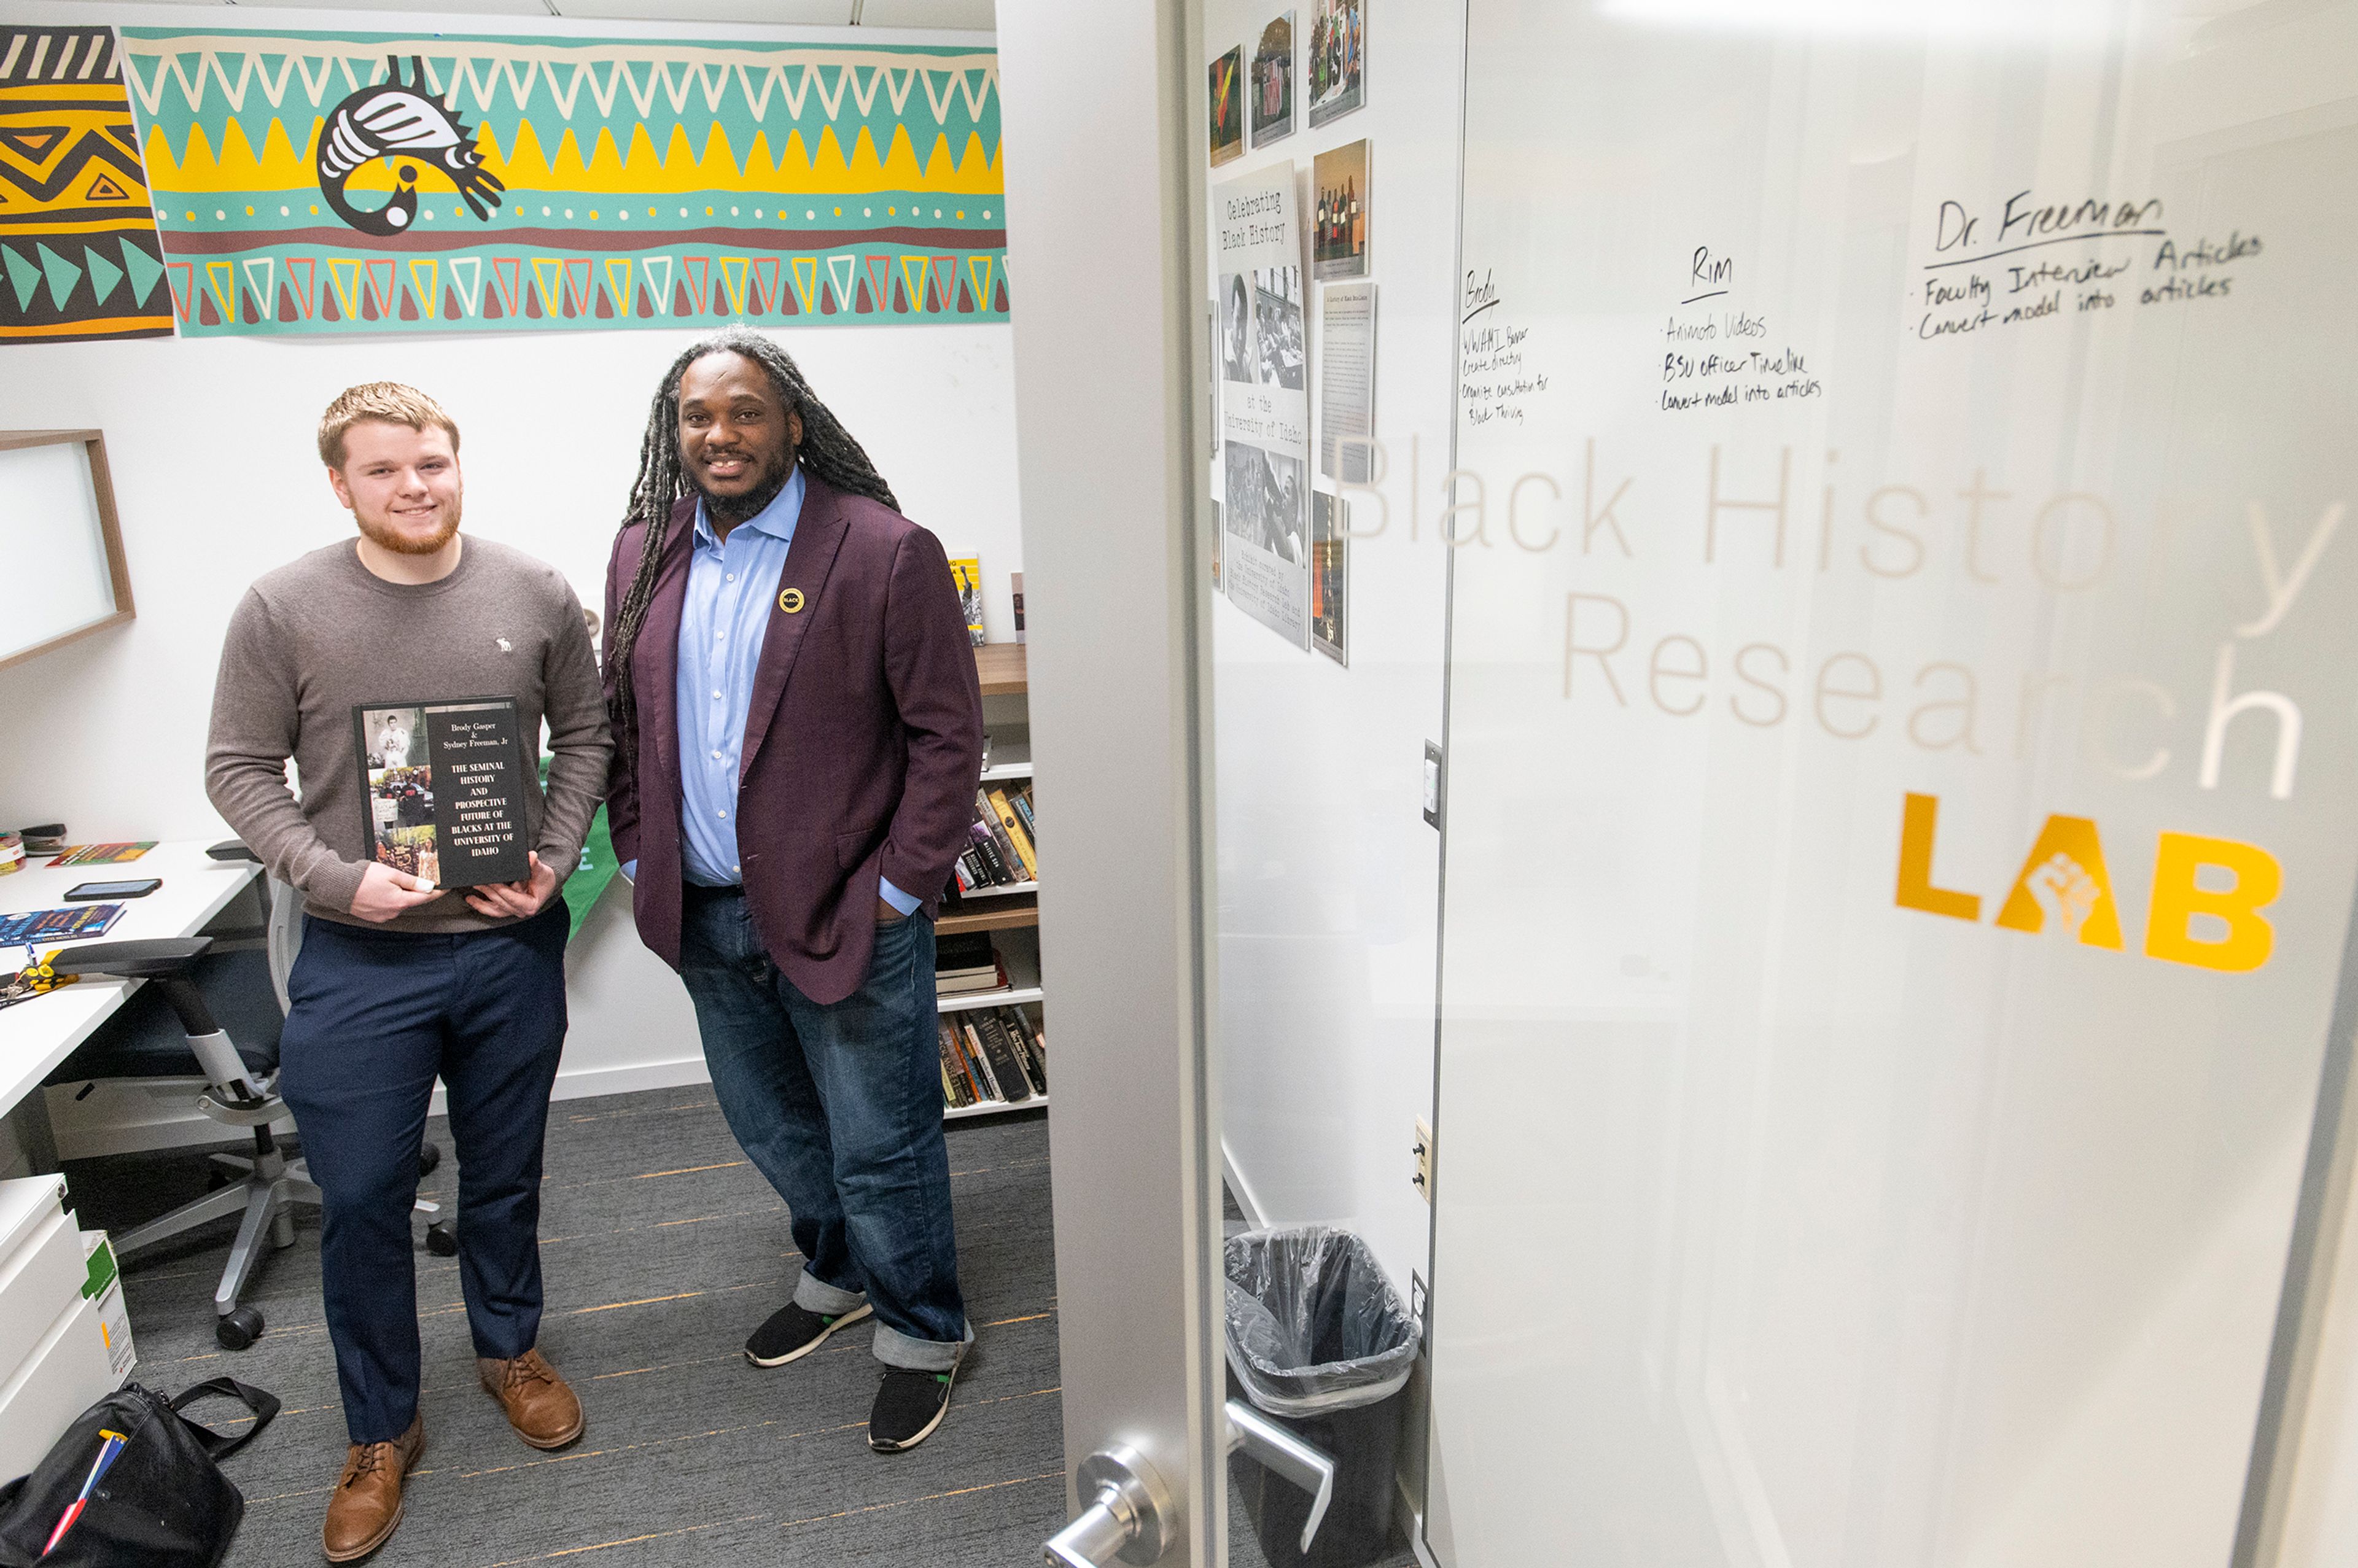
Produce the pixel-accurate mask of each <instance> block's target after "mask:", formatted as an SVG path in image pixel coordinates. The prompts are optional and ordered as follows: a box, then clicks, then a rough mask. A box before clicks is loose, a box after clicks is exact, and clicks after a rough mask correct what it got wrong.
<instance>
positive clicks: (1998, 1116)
mask: <svg viewBox="0 0 2358 1568" xmlns="http://www.w3.org/2000/svg"><path fill="white" fill-rule="evenodd" d="M1467 14H1468V42H1467V54H1466V143H1465V189H1464V209H1463V221H1462V226H1461V231H1460V240H1461V245H1462V256H1461V260H1460V268H1459V270H1460V274H1461V276H1462V280H1463V281H1462V297H1461V301H1460V324H1459V329H1458V330H1459V341H1458V351H1459V356H1460V360H1459V376H1458V398H1459V405H1458V416H1457V439H1456V450H1455V460H1454V463H1453V467H1454V468H1455V469H1456V470H1459V472H1458V474H1457V476H1456V479H1455V483H1456V486H1457V495H1458V499H1459V500H1460V501H1467V500H1471V499H1473V498H1475V497H1476V496H1477V495H1478V496H1481V497H1487V509H1483V508H1468V509H1465V510H1461V511H1460V512H1459V513H1458V514H1457V515H1456V517H1455V520H1454V521H1455V527H1456V529H1457V533H1458V537H1457V544H1458V546H1459V547H1457V548H1456V549H1455V551H1454V554H1453V569H1454V582H1453V588H1452V616H1451V621H1452V626H1453V633H1452V641H1451V646H1450V666H1449V676H1448V683H1449V733H1448V736H1447V748H1448V754H1449V768H1450V788H1449V815H1448V823H1447V827H1448V838H1447V845H1446V867H1447V881H1446V886H1447V894H1446V906H1445V913H1444V933H1445V935H1444V972H1443V980H1442V987H1443V996H1442V1034H1441V1063H1440V1087H1439V1115H1440V1123H1439V1126H1438V1128H1437V1129H1436V1130H1437V1133H1438V1143H1437V1150H1438V1154H1439V1161H1438V1169H1437V1172H1436V1175H1435V1202H1436V1209H1437V1218H1436V1239H1435V1252H1434V1267H1435V1270H1436V1272H1437V1276H1438V1281H1439V1283H1438V1287H1437V1289H1436V1292H1435V1298H1434V1307H1433V1444H1434V1451H1433V1484H1432V1493H1431V1497H1430V1498H1429V1506H1428V1512H1427V1516H1426V1524H1427V1530H1428V1541H1429V1543H1430V1546H1431V1548H1432V1550H1433V1555H1434V1557H1435V1558H1436V1559H1437V1560H1438V1562H1439V1563H1441V1564H1443V1565H1444V1568H1481V1565H1487V1564H1498V1563H1531V1562H1541V1561H1548V1562H1581V1563H1595V1564H1598V1565H1600V1568H1603V1565H1612V1564H1628V1565H1631V1568H1638V1565H1647V1568H1651V1565H1654V1564H1661V1563H1688V1564H1706V1563H1707V1564H1730V1565H1733V1564H1762V1565H1768V1564H1778V1565H1782V1564H1795V1565H1804V1564H1806V1565H1810V1568H1821V1565H1823V1568H1832V1565H1833V1564H1862V1565H1864V1564H1875V1565H1877V1568H1931V1565H1934V1564H1941V1565H1952V1564H1953V1565H1960V1568H1963V1565H1974V1568H1999V1565H2006V1568H2013V1565H2017V1564H2030V1563H2065V1562H2075V1563H2138V1564H2141V1565H2145V1568H2225V1565H2226V1564H2229V1563H2237V1564H2242V1563H2266V1562H2272V1561H2275V1560H2276V1558H2275V1556H2274V1552H2275V1544H2276V1541H2277V1531H2278V1526H2279V1524H2280V1521H2281V1519H2282V1516H2283V1511H2284V1509H2285V1506H2286V1498H2287V1497H2288V1493H2289V1489H2290V1487H2292V1485H2293V1480H2292V1478H2293V1476H2294V1475H2295V1472H2296V1468H2297V1465H2296V1459H2297V1457H2298V1456H2297V1454H2296V1453H2295V1452H2294V1448H2293V1444H2291V1441H2290V1436H2289V1432H2290V1428H2289V1426H2288V1420H2287V1415H2288V1411H2297V1410H2298V1409H2299V1404H2300V1396H2301V1393H2302V1391H2303V1384H2302V1379H2303V1378H2304V1377H2305V1376H2306V1371H2305V1360H2304V1357H2305V1356H2306V1354H2307V1351H2306V1349H2305V1346H2307V1345H2309V1344H2310V1343H2313V1340H2314V1333H2313V1330H2314V1324H2315V1321H2316V1317H2317V1314H2318V1313H2319V1311H2320V1301H2321V1299H2322V1288H2321V1287H2322V1279H2323V1274H2324V1271H2325V1269H2326V1266H2327V1264H2328V1263H2330V1261H2331V1259H2330V1253H2331V1246H2330V1238H2331V1237H2333V1236H2335V1235H2337V1234H2338V1233H2339V1231H2340V1229H2341V1227H2340V1225H2339V1224H2338V1218H2339V1212H2338V1204H2339V1197H2338V1195H2339V1193H2340V1192H2341V1191H2342V1180H2341V1174H2342V1172H2343V1170H2344V1169H2345V1168H2346V1162H2347V1154H2348V1151H2347V1149H2346V1148H2345V1147H2343V1146H2342V1141H2341V1140H2340V1137H2339V1128H2340V1121H2341V1110H2342V1104H2341V1098H2340V1096H2341V1084H2342V1076H2343V1074H2344V1072H2345V1070H2346V1065H2347V1064H2346V1057H2347V1053H2348V1049H2349V1041H2350V1037H2351V1029H2352V1022H2353V1019H2352V1010H2351V1002H2350V998H2349V997H2348V995H2347V994H2346V992H2347V988H2348V978H2349V975H2350V973H2351V972H2352V971H2351V968H2350V965H2349V962H2348V957H2347V947H2348V941H2349V935H2350V926H2351V920H2350V914H2351V905H2352V898H2353V886H2358V830H2353V818H2352V815H2351V811H2350V801H2351V799H2352V798H2353V790H2358V745H2353V740H2358V737H2353V730H2352V715H2353V707H2358V680H2354V679H2353V668H2358V665H2353V654H2358V614H2353V610H2358V553H2353V539H2352V537H2351V535H2350V531H2349V529H2348V527H2347V526H2346V514H2347V509H2348V505H2349V503H2350V501H2351V499H2352V496H2353V489H2358V466H2353V446H2352V443H2351V442H2350V441H2349V439H2348V438H2347V433H2346V429H2345V426H2346V424H2347V416H2348V411H2349V408H2350V395H2351V388H2352V384H2353V383H2352V379H2351V372H2350V368H2349V367H2350V366H2351V365H2352V364H2353V363H2358V314H2353V312H2352V311H2351V310H2350V309H2349V308H2348V305H2347V301H2346V297H2345V295H2346V291H2345V289H2344V287H2343V284H2342V278H2343V275H2344V272H2345V271H2346V266H2347V260H2346V258H2348V257H2349V256H2350V255H2351V254H2353V245H2358V217H2353V206H2352V203H2351V201H2350V197H2351V196H2352V194H2353V184H2352V175H2351V170H2352V169H2353V168H2358V96H2353V83H2358V6H2353V5H2347V4H2334V3H2329V4H2318V5H2299V6H2294V5H2237V4H2232V3H2222V4H2185V5H2181V4H2169V3H2163V0H2151V3H2125V0H2124V3H2114V0H2039V3H2038V4H2028V3H2026V4H2010V3H2009V4H1990V5H1914V4H1909V5H1842V4H1832V3H1826V0H1744V3H1742V4H1736V3H1722V0H1596V3H1591V4H1582V5H1556V4H1540V3H1536V0H1470V4H1469V5H1468V7H1467ZM2320 1086H2323V1087H2324V1091H2325V1092H2324V1093H2323V1094H2322V1095H2321V1094H2320ZM2320 1238H2327V1240H2326V1241H2324V1242H2320ZM1460 1281H1479V1283H1478V1284H1469V1283H1461V1282H1460ZM2345 1310H2346V1309H2345Z"/></svg>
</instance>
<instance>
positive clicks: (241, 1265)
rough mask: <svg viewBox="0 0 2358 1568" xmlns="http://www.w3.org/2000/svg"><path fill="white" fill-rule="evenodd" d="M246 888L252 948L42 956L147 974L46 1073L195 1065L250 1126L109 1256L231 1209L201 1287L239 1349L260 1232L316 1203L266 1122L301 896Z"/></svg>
mask: <svg viewBox="0 0 2358 1568" xmlns="http://www.w3.org/2000/svg"><path fill="white" fill-rule="evenodd" d="M208 853H210V854H211V856H212V858H213V859H215V860H253V859H254V854H253V852H252V851H251V850H249V849H246V847H245V846H244V845H243V844H240V843H236V842H234V841H232V842H230V843H227V844H217V845H215V846H213V848H212V849H211V850H209V851H208ZM257 886H258V888H259V889H260V892H261V897H262V900H263V911H264V931H265V934H266V935H265V942H264V944H263V946H262V947H261V948H260V949H259V950H257V949H256V948H255V947H254V946H253V944H252V943H251V942H239V941H236V940H234V939H233V940H228V941H224V940H222V938H219V937H214V936H183V937H168V938H162V939H157V940H150V941H145V942H102V943H94V944H92V945H91V946H83V947H71V948H67V949H64V950H62V951H60V952H59V954H58V955H57V956H56V957H55V958H54V959H52V961H51V967H52V968H55V969H56V971H57V972H58V973H59V974H60V975H108V976H115V977H118V978H121V979H134V980H146V981H147V982H148V983H147V984H146V985H145V986H143V987H142V988H141V989H139V990H137V991H135V992H134V993H133V994H132V996H131V997H130V999H129V1000H127V1001H126V1002H125V1003H124V1006H123V1008H122V1009H121V1010H120V1011H117V1012H116V1013H115V1014H114V1016H113V1017H112V1018H110V1019H108V1020H107V1022H105V1023H104V1024H103V1025H101V1026H100V1028H99V1030H98V1031H97V1032H96V1033H93V1034H92V1036H91V1038H90V1039H88V1040H86V1041H84V1042H83V1043H82V1044H81V1045H80V1046H79V1047H77V1048H76V1049H75V1051H74V1054H72V1055H70V1056H69V1057H67V1058H66V1060H65V1062H64V1063H63V1064H62V1065H60V1066H59V1069H58V1071H57V1072H55V1073H54V1074H52V1075H51V1076H50V1078H49V1081H50V1082H51V1083H73V1082H78V1081H81V1080H83V1079H88V1078H132V1077H171V1076H186V1075H188V1074H189V1072H190V1071H191V1070H192V1069H193V1070H194V1071H195V1072H196V1073H197V1074H200V1075H201V1076H202V1077H203V1079H204V1084H205V1087H204V1089H203V1091H202V1092H201V1093H200V1094H199V1096H198V1097H197V1108H198V1109H199V1110H200V1111H202V1112H203V1113H204V1114H205V1115H206V1116H208V1117H210V1118H211V1119H213V1120H215V1121H218V1122H220V1123H221V1124H222V1125H223V1126H225V1127H234V1128H241V1129H244V1130H248V1131H250V1132H251V1134H252V1136H253V1139H254V1152H253V1153H252V1154H251V1155H249V1156H243V1157H241V1156H238V1155H232V1154H216V1155H214V1156H213V1160H214V1162H216V1163H217V1164H219V1165H220V1166H222V1168H223V1169H224V1170H225V1171H226V1172H228V1173H230V1174H231V1176H232V1179H231V1180H230V1181H228V1182H227V1183H226V1184H223V1185H222V1187H220V1188H219V1189H218V1190H216V1191H214V1192H211V1193H208V1194H206V1195H204V1196H203V1197H200V1198H198V1199H195V1200H194V1201H192V1202H189V1203H186V1204H183V1205H181V1206H179V1207H178V1208H176V1209H174V1210H173V1211H172V1212H171V1213H169V1214H167V1215H164V1216H162V1217H159V1218H157V1219H152V1220H150V1221H148V1222H147V1223H146V1224H145V1225H142V1226H139V1227H136V1228H135V1229H133V1230H130V1231H126V1232H125V1233H124V1234H123V1235H121V1236H118V1237H116V1238H114V1249H115V1252H116V1255H117V1256H124V1255H127V1254H129V1253H132V1252H135V1251H137V1250H138V1249H140V1248H142V1247H146V1246H148V1245H149V1244H151V1243H154V1242H157V1241H161V1240H164V1239H166V1238H169V1237H173V1236H178V1235H179V1234H181V1233H182V1232H184V1231H188V1230H191V1229H193V1228H195V1227H198V1226H200V1225H206V1224H210V1223H211V1222H213V1221H215V1220H218V1219H222V1218H226V1217H229V1216H230V1215H233V1214H234V1215H241V1216H242V1218H241V1219H240V1221H239V1223H238V1229H237V1238H236V1239H235V1240H234V1241H233V1242H232V1243H231V1244H230V1252H229V1261H228V1263H227V1264H226V1265H225V1266H224V1267H223V1268H222V1277H221V1284H220V1286H219V1288H218V1289H216V1290H215V1291H214V1292H213V1313H214V1325H213V1336H214V1338H215V1339H217V1340H218V1341H219V1342H220V1344H221V1346H222V1348H223V1349H225V1350H243V1349H245V1348H246V1347H247V1346H251V1345H252V1344H253V1343H254V1340H255V1339H256V1338H257V1337H259V1336H260V1335H261V1333H262V1330H263V1319H262V1314H261V1313H260V1312H259V1311H258V1310H256V1309H255V1308H254V1307H250V1306H243V1305H241V1304H239V1302H238V1298H239V1297H240V1296H241V1295H243V1293H244V1292H245V1288H246V1285H247V1283H248V1282H249V1281H251V1280H252V1278H253V1276H254V1268H255V1266H256V1265H257V1264H259V1263H260V1261H261V1260H262V1256H263V1251H262V1243H263V1238H264V1237H265V1235H266V1236H268V1237H269V1238H270V1243H271V1245H272V1246H273V1247H291V1246H293V1245H294V1244H295V1216H294V1212H293V1209H294V1206H295V1205H297V1204H310V1205H313V1206H317V1205H318V1204H319V1188H318V1187H317V1186H316V1185H314V1184H312V1182H311V1179H310V1176H309V1173H308V1166H307V1164H306V1162H304V1161H302V1160H301V1159H295V1160H289V1159H287V1154H286V1152H285V1150H283V1149H282V1148H281V1147H280V1145H279V1141H278V1139H277V1138H276V1135H274V1134H273V1133H272V1132H271V1130H270V1128H271V1123H273V1122H276V1121H283V1120H285V1119H287V1117H288V1115H289V1112H288V1111H287V1102H286V1101H285V1100H284V1099H283V1098H280V1097H279V1095H278V1094H277V1092H276V1080H277V1076H278V1037H279V1031H280V1027H281V1025H283V1024H284V1022H286V1013H285V1009H286V1005H287V974H288V973H289V972H290V971H291V970H292V969H293V968H294V964H295V949H296V948H297V946H299V945H300V943H301V939H302V911H301V908H300V901H299V900H298V899H297V898H296V897H295V896H294V893H293V890H291V889H288V888H284V887H280V886H278V885H276V884H275V883H272V882H270V881H268V880H267V879H265V880H264V881H261V882H260V883H258V884H257ZM440 1159H441V1151H440V1150H439V1149H438V1148H436V1147H435V1146H434V1145H433V1144H431V1143H428V1144H426V1145H424V1146H423V1147H422V1148H421V1149H420V1150H419V1151H418V1160H417V1168H418V1174H419V1175H420V1176H423V1175H425V1174H426V1173H427V1172H429V1171H431V1170H433V1169H434V1167H435V1166H436V1165H437V1164H438V1162H440ZM416 1208H417V1211H418V1212H420V1213H422V1214H424V1215H426V1216H427V1220H428V1227H427V1247H428V1248H429V1249H432V1250H433V1251H434V1252H435V1253H437V1254H438V1255H440V1256H444V1257H448V1256H449V1255H451V1254H452V1253H455V1252H457V1251H458V1249H459V1248H458V1239H457V1238H456V1237H455V1236H454V1235H453V1234H452V1233H451V1231H450V1227H449V1222H448V1221H446V1220H443V1219H442V1218H441V1217H440V1215H441V1206H440V1205H438V1204H436V1203H433V1202H431V1201H429V1200H427V1199H425V1198H419V1199H417V1200H416Z"/></svg>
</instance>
